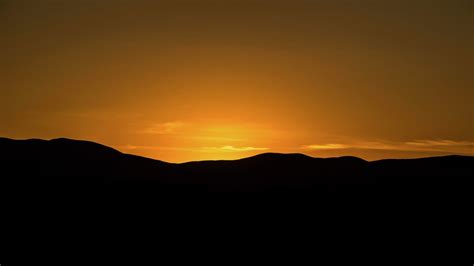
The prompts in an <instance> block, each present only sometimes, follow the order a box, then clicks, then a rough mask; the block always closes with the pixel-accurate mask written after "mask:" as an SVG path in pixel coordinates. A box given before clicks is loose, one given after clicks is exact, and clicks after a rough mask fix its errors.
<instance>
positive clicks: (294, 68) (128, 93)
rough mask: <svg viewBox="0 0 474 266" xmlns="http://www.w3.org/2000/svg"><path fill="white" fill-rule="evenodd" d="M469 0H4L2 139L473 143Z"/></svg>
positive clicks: (248, 151) (356, 151)
mask: <svg viewBox="0 0 474 266" xmlns="http://www.w3.org/2000/svg"><path fill="white" fill-rule="evenodd" d="M473 23H474V21H473V17H472V1H469V0H452V1H443V0H431V1H428V0H415V1H408V0H400V1H371V0H364V1H359V2H357V3H352V2H351V3H349V2H347V1H344V0H332V1H306V0H295V1H285V0H273V1H266V0H245V1H234V0H228V1H222V0H221V1H215V0H202V1H193V0H179V1H177V0H164V1H147V0H137V1H128V0H123V1H77V0H71V1H57V0H44V1H34V0H21V1H18V0H0V29H1V31H0V32H1V35H2V42H0V48H1V49H0V51H1V52H0V53H1V57H2V60H1V61H0V70H1V71H0V84H1V85H0V105H1V106H2V112H0V119H1V121H2V123H0V136H3V137H9V138H17V139H18V138H21V139H26V138H43V139H51V138H58V137H68V138H72V139H85V140H91V141H95V142H98V143H102V144H104V145H107V146H111V147H113V148H116V149H118V150H120V151H122V152H126V153H133V154H137V155H142V156H146V157H151V158H155V159H159V160H164V161H169V162H185V161H195V160H206V159H216V160H217V159H238V158H243V157H248V156H252V155H255V154H258V153H262V152H283V153H294V152H297V153H305V154H308V155H311V156H315V157H334V156H345V155H353V156H357V157H361V158H363V159H367V160H374V159H382V158H414V157H425V156H433V155H446V154H466V155H474V113H473V108H472V100H471V99H474V89H473V84H474V80H473V78H474V76H473V75H472V69H473V68H474V65H473V62H474V60H472V59H473V55H474V54H473V50H472V47H474V42H473V41H474V40H473V38H472V34H471V33H472V24H473Z"/></svg>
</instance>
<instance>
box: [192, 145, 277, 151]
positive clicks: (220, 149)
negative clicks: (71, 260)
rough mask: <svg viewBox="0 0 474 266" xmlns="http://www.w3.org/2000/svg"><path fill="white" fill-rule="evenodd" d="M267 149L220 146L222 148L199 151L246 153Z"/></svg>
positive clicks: (207, 148) (205, 148) (208, 148)
mask: <svg viewBox="0 0 474 266" xmlns="http://www.w3.org/2000/svg"><path fill="white" fill-rule="evenodd" d="M268 149H269V148H257V147H234V146H222V147H202V148H201V150H202V151H204V152H247V151H265V150H268Z"/></svg>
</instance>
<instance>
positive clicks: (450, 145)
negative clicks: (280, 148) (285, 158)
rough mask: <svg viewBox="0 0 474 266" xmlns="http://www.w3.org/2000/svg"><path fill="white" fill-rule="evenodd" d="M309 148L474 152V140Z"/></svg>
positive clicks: (418, 141)
mask: <svg viewBox="0 0 474 266" xmlns="http://www.w3.org/2000/svg"><path fill="white" fill-rule="evenodd" d="M302 148H303V149H307V150H338V149H341V150H342V149H368V150H395V151H428V152H450V153H464V154H474V142H471V141H455V140H447V139H434V140H414V141H408V142H380V141H379V142H364V141H361V142H354V143H329V144H311V145H304V146H302Z"/></svg>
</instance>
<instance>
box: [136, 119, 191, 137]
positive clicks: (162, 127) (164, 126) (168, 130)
mask: <svg viewBox="0 0 474 266" xmlns="http://www.w3.org/2000/svg"><path fill="white" fill-rule="evenodd" d="M185 126H186V123H183V122H181V121H171V122H165V123H158V124H153V125H151V126H149V127H147V128H145V129H144V130H141V131H140V132H139V133H143V134H157V135H169V134H176V133H178V132H179V131H180V130H181V129H183V128H184V127H185Z"/></svg>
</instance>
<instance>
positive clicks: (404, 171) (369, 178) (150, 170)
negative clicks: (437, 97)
mask: <svg viewBox="0 0 474 266" xmlns="http://www.w3.org/2000/svg"><path fill="white" fill-rule="evenodd" d="M0 163H1V167H2V172H3V173H4V174H3V175H2V176H3V177H2V178H3V180H4V181H5V180H7V181H8V180H10V181H18V180H21V182H25V183H41V182H50V181H51V180H54V182H63V181H64V182H70V181H71V180H75V181H77V182H93V183H95V184H104V185H105V186H106V187H113V186H118V187H146V188H153V189H156V190H157V191H167V190H173V191H174V190H193V191H194V190H199V191H323V190H328V189H336V190H338V189H340V188H345V189H348V188H349V189H357V190H366V189H368V190H371V189H375V188H376V186H380V185H382V184H386V183H390V182H438V181H439V180H442V182H465V181H466V180H470V179H471V178H472V175H473V165H474V157H469V156H445V157H433V158H422V159H409V160H380V161H374V162H367V161H365V160H362V159H360V158H356V157H339V158H325V159H323V158H313V157H310V156H307V155H303V154H277V153H264V154H260V155H256V156H253V157H249V158H244V159H240V160H233V161H200V162H189V163H182V164H173V163H166V162H162V161H158V160H152V159H148V158H144V157H140V156H134V155H129V154H124V153H121V152H119V151H117V150H115V149H112V148H110V147H107V146H103V145H100V144H97V143H94V142H89V141H77V140H71V139H64V138H62V139H53V140H49V141H47V140H38V139H31V140H12V139H6V138H0Z"/></svg>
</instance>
